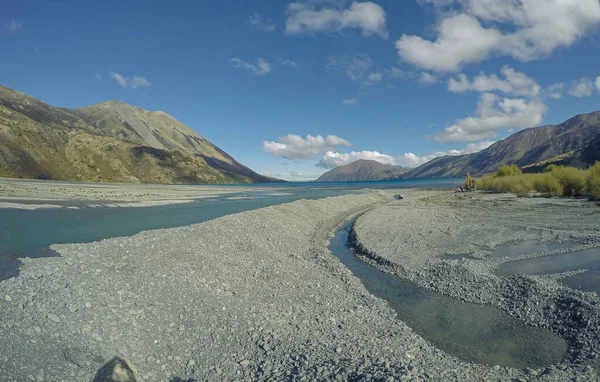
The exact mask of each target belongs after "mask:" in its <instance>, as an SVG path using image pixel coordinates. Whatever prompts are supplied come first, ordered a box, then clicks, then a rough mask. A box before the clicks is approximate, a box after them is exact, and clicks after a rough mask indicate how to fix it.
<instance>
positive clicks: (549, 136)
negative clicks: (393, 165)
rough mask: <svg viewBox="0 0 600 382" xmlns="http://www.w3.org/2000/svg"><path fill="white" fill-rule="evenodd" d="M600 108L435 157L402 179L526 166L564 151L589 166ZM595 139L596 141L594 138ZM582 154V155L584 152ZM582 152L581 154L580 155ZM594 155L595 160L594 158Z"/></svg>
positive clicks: (599, 133) (599, 125) (598, 134)
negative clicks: (484, 145)
mask: <svg viewBox="0 0 600 382" xmlns="http://www.w3.org/2000/svg"><path fill="white" fill-rule="evenodd" d="M598 139H600V111H597V112H593V113H590V114H580V115H577V116H575V117H573V118H571V119H569V120H567V121H565V122H563V123H561V124H559V125H548V126H542V127H534V128H529V129H525V130H522V131H519V132H518V133H515V134H513V135H511V136H509V137H508V138H506V139H503V140H501V141H498V142H496V143H495V144H493V145H492V146H490V147H488V148H487V149H485V150H482V151H480V152H478V153H474V154H467V155H460V156H453V157H450V156H447V157H440V158H435V159H433V160H432V161H430V162H428V163H425V164H424V165H422V166H420V167H417V168H415V169H413V170H411V171H410V172H408V173H407V174H406V175H405V178H437V177H452V176H464V175H465V174H466V173H467V172H470V173H471V174H477V175H481V174H485V173H490V172H493V171H495V170H496V169H498V167H500V166H501V165H503V164H517V165H519V166H520V167H525V166H528V165H532V164H535V163H541V162H544V161H548V160H549V159H552V158H556V157H559V156H561V155H564V154H570V155H571V154H573V155H576V156H574V157H573V158H574V159H577V160H579V159H578V158H580V161H579V163H577V161H576V160H573V161H572V162H571V163H572V164H577V165H579V166H588V165H590V164H593V163H594V161H595V160H598V155H597V154H595V153H596V152H597V150H595V149H594V148H593V146H592V145H593V144H594V143H593V142H596V143H595V145H596V146H594V147H597V146H599V145H600V142H599V141H598ZM595 140H596V141H595ZM583 153H585V154H583ZM581 154H583V155H581ZM594 158H596V159H594Z"/></svg>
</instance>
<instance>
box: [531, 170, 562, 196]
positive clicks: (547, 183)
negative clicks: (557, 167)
mask: <svg viewBox="0 0 600 382" xmlns="http://www.w3.org/2000/svg"><path fill="white" fill-rule="evenodd" d="M533 188H534V189H535V190H536V191H537V192H541V193H542V194H548V195H550V196H562V195H563V186H562V184H560V182H559V181H558V179H556V178H555V177H554V176H552V174H550V173H546V174H540V175H538V176H536V177H535V179H534V181H533Z"/></svg>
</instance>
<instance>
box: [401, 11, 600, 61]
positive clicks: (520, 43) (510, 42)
mask: <svg viewBox="0 0 600 382" xmlns="http://www.w3.org/2000/svg"><path fill="white" fill-rule="evenodd" d="M424 2H425V3H429V4H432V5H434V6H435V7H437V8H438V9H440V10H441V13H442V14H443V17H442V20H441V22H440V23H439V25H437V26H436V32H437V37H436V39H435V40H434V41H429V40H425V39H423V38H422V37H420V36H414V35H402V37H401V38H400V39H399V40H398V41H397V42H396V48H397V49H398V54H399V55H400V57H401V58H402V59H403V60H405V61H406V62H409V63H411V64H413V65H415V66H417V67H420V68H423V69H430V70H436V71H446V72H454V71H458V70H459V69H460V68H462V67H463V66H465V65H467V64H471V63H476V62H479V61H482V60H485V59H487V58H488V57H489V56H490V55H491V54H496V55H508V56H511V57H513V58H515V59H517V60H521V61H530V60H535V59H541V58H544V57H547V56H548V55H549V54H551V53H552V52H553V51H554V50H555V49H557V48H559V47H568V46H571V45H572V44H573V43H574V42H575V41H577V40H578V39H580V38H582V37H583V36H584V35H585V34H586V33H587V32H588V31H589V30H591V29H592V28H593V27H595V26H597V25H598V24H599V23H600V3H599V2H598V0H506V1H497V0H425V1H424ZM448 5H457V6H458V9H456V8H453V7H450V8H448V7H447V6H448ZM482 22H483V23H484V24H485V26H484V25H482ZM503 30H504V31H503Z"/></svg>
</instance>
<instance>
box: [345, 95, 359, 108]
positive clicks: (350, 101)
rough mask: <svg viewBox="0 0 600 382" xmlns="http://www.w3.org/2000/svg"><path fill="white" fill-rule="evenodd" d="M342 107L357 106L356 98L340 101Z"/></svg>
mask: <svg viewBox="0 0 600 382" xmlns="http://www.w3.org/2000/svg"><path fill="white" fill-rule="evenodd" d="M342 103H343V104H344V105H348V106H352V105H356V104H358V97H354V98H348V99H345V100H343V101H342Z"/></svg>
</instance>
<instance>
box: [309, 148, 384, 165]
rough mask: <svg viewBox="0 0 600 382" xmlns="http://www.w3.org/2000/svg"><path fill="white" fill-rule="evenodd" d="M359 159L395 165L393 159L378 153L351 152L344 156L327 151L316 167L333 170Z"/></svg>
mask: <svg viewBox="0 0 600 382" xmlns="http://www.w3.org/2000/svg"><path fill="white" fill-rule="evenodd" d="M360 159H368V160H374V161H377V162H379V163H383V164H391V165H395V164H396V160H395V159H394V157H392V156H390V155H386V154H382V153H380V152H378V151H358V152H357V151H352V152H350V153H346V154H341V153H338V152H333V151H328V152H326V153H325V155H323V158H322V159H321V160H320V161H319V163H317V166H318V167H322V168H335V167H339V166H345V165H347V164H350V163H353V162H356V161H357V160H360Z"/></svg>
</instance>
